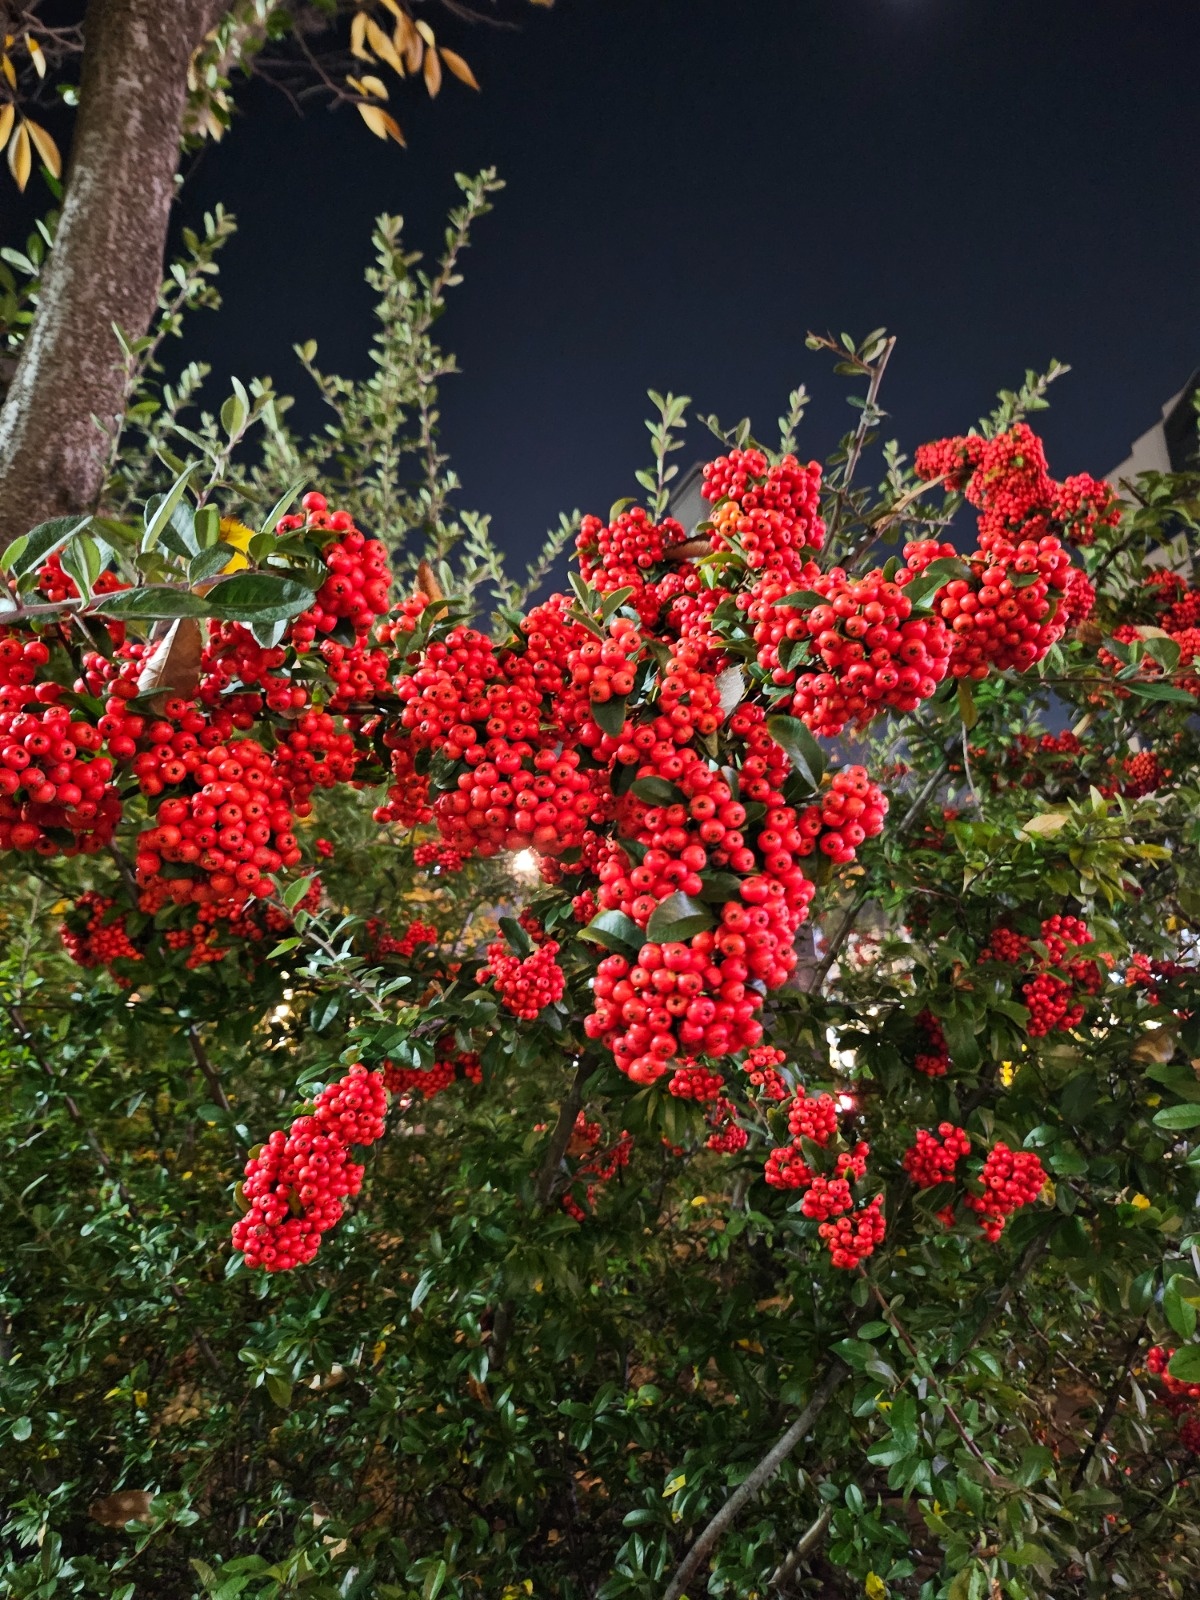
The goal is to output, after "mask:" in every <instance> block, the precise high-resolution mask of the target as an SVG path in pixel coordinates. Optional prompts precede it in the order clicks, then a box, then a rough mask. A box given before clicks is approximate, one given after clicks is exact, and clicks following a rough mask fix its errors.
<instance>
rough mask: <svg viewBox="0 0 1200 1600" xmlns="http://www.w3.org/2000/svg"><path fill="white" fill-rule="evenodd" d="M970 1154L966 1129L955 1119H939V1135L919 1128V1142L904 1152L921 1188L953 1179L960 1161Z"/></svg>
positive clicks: (913, 1175)
mask: <svg viewBox="0 0 1200 1600" xmlns="http://www.w3.org/2000/svg"><path fill="white" fill-rule="evenodd" d="M970 1153H971V1140H970V1138H969V1136H968V1135H967V1133H966V1131H965V1130H964V1129H962V1128H956V1127H955V1125H954V1124H953V1123H952V1122H939V1123H938V1129H937V1133H936V1134H933V1133H930V1132H928V1130H927V1129H925V1128H918V1129H917V1137H916V1142H915V1143H914V1144H913V1145H912V1146H911V1148H910V1149H908V1150H906V1151H905V1152H904V1161H903V1166H904V1170H905V1172H907V1173H908V1175H909V1177H910V1178H911V1179H912V1181H913V1182H914V1183H915V1184H916V1186H917V1188H918V1189H933V1188H936V1186H937V1185H938V1184H940V1183H949V1182H951V1181H952V1179H953V1177H954V1171H955V1168H956V1167H957V1166H958V1163H959V1160H960V1159H961V1157H963V1156H965V1155H970Z"/></svg>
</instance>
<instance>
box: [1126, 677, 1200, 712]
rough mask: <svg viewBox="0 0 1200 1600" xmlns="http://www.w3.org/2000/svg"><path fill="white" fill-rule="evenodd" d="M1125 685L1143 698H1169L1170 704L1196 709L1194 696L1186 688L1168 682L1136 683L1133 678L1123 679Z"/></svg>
mask: <svg viewBox="0 0 1200 1600" xmlns="http://www.w3.org/2000/svg"><path fill="white" fill-rule="evenodd" d="M1125 687H1126V688H1127V689H1129V690H1131V691H1132V692H1133V693H1134V694H1136V695H1140V696H1141V698H1142V699H1143V700H1169V701H1170V702H1171V704H1172V705H1181V706H1191V708H1192V710H1193V711H1195V710H1197V709H1198V705H1197V701H1196V696H1195V695H1194V694H1189V693H1188V692H1187V690H1186V689H1177V688H1175V686H1174V684H1170V683H1138V682H1136V681H1135V680H1134V679H1133V678H1127V679H1126V680H1125Z"/></svg>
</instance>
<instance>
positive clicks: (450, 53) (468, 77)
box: [441, 45, 479, 89]
mask: <svg viewBox="0 0 1200 1600" xmlns="http://www.w3.org/2000/svg"><path fill="white" fill-rule="evenodd" d="M441 52H442V60H443V61H444V62H445V63H446V65H447V66H448V67H449V69H450V71H451V72H452V73H453V74H454V76H455V77H456V78H457V79H458V81H459V82H460V83H465V84H466V85H467V87H468V88H469V89H478V87H479V83H478V81H477V79H476V77H475V74H474V73H473V72H472V71H471V69H470V67H469V66H468V65H467V63H466V62H465V61H464V60H463V58H462V57H461V56H460V55H459V53H458V51H457V50H447V49H446V47H445V45H442V46H441Z"/></svg>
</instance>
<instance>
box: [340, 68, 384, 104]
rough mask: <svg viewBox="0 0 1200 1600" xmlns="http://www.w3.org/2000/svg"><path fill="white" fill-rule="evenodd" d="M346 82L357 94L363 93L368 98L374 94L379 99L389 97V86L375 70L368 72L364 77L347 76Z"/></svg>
mask: <svg viewBox="0 0 1200 1600" xmlns="http://www.w3.org/2000/svg"><path fill="white" fill-rule="evenodd" d="M346 82H347V83H348V84H349V85H350V87H351V88H352V89H353V90H354V92H355V94H361V95H363V96H364V97H365V98H366V99H368V100H369V99H370V98H371V97H372V96H374V97H375V98H376V99H377V100H386V99H387V97H388V92H387V86H386V85H385V83H384V81H383V79H382V78H377V77H376V76H375V74H374V73H373V72H368V73H367V74H366V75H365V76H364V77H361V78H351V77H349V76H347V78H346Z"/></svg>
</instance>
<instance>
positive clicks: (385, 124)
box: [358, 105, 404, 144]
mask: <svg viewBox="0 0 1200 1600" xmlns="http://www.w3.org/2000/svg"><path fill="white" fill-rule="evenodd" d="M358 114H359V116H360V117H361V118H362V119H363V121H364V122H365V123H366V125H367V127H368V128H370V130H371V132H372V133H373V134H374V135H375V137H376V138H377V139H394V140H395V141H396V143H397V144H403V143H404V135H403V134H402V133H401V132H400V124H399V123H398V122H397V121H396V119H395V117H393V116H389V114H388V113H387V112H386V111H385V110H384V109H383V107H382V106H367V105H360V106H359V107H358Z"/></svg>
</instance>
